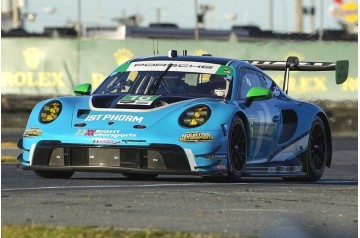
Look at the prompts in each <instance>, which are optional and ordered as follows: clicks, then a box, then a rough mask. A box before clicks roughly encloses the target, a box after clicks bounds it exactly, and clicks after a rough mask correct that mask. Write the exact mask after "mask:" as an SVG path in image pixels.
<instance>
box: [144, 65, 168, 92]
mask: <svg viewBox="0 0 360 238" xmlns="http://www.w3.org/2000/svg"><path fill="white" fill-rule="evenodd" d="M172 65H173V64H172V63H170V64H169V65H168V67H166V69H165V71H164V72H163V73H162V74H161V75H160V76H159V78H158V79H157V80H156V81H155V82H154V85H153V86H152V87H151V89H150V92H149V94H150V95H152V94H154V93H155V91H156V90H157V89H158V88H159V86H160V83H161V81H162V80H163V78H164V76H165V74H167V72H168V71H169V70H170V68H171V66H172Z"/></svg>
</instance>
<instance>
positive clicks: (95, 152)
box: [18, 140, 203, 174]
mask: <svg viewBox="0 0 360 238" xmlns="http://www.w3.org/2000/svg"><path fill="white" fill-rule="evenodd" d="M18 147H19V148H22V140H21V141H19V143H18ZM30 157H31V161H27V160H25V159H24V154H23V153H22V154H20V155H19V157H18V160H19V161H20V162H21V164H20V165H19V166H18V168H20V169H23V170H47V171H64V172H65V171H73V172H119V173H144V174H148V173H156V174H199V171H194V170H193V169H192V168H191V165H190V163H189V160H188V156H187V154H186V152H185V151H184V149H183V148H181V147H180V146H178V145H171V144H170V145H169V144H150V145H149V146H131V147H130V146H123V145H116V146H115V145H109V146H108V145H106V146H105V145H101V146H95V145H80V144H64V143H61V142H60V141H40V142H38V143H37V145H36V147H35V148H34V150H33V151H32V152H31V156H30ZM201 174H203V173H201Z"/></svg>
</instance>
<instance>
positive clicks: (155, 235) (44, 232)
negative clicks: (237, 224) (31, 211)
mask: <svg viewBox="0 0 360 238" xmlns="http://www.w3.org/2000/svg"><path fill="white" fill-rule="evenodd" d="M1 236H2V237H3V238H49V237H57V238H92V237H94V238H115V237H116V238H235V237H240V236H233V235H232V236H229V235H220V234H200V233H191V232H181V231H164V230H157V229H144V230H138V231H129V230H119V229H114V228H106V229H105V228H91V227H75V226H72V227H52V226H44V225H34V224H32V225H10V226H7V225H2V226H1ZM241 237H258V236H241Z"/></svg>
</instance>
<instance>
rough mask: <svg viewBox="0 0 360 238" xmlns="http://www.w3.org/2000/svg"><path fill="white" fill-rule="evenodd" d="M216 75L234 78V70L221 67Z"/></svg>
mask: <svg viewBox="0 0 360 238" xmlns="http://www.w3.org/2000/svg"><path fill="white" fill-rule="evenodd" d="M216 74H220V75H229V76H234V69H233V68H232V67H230V66H226V65H220V67H219V69H218V70H217V71H216Z"/></svg>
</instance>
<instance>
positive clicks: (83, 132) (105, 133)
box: [75, 129, 136, 139]
mask: <svg viewBox="0 0 360 238" xmlns="http://www.w3.org/2000/svg"><path fill="white" fill-rule="evenodd" d="M75 135H76V136H91V137H110V138H114V139H115V138H119V137H136V134H131V133H130V134H122V133H120V130H91V129H78V130H77V132H76V133H75Z"/></svg>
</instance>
